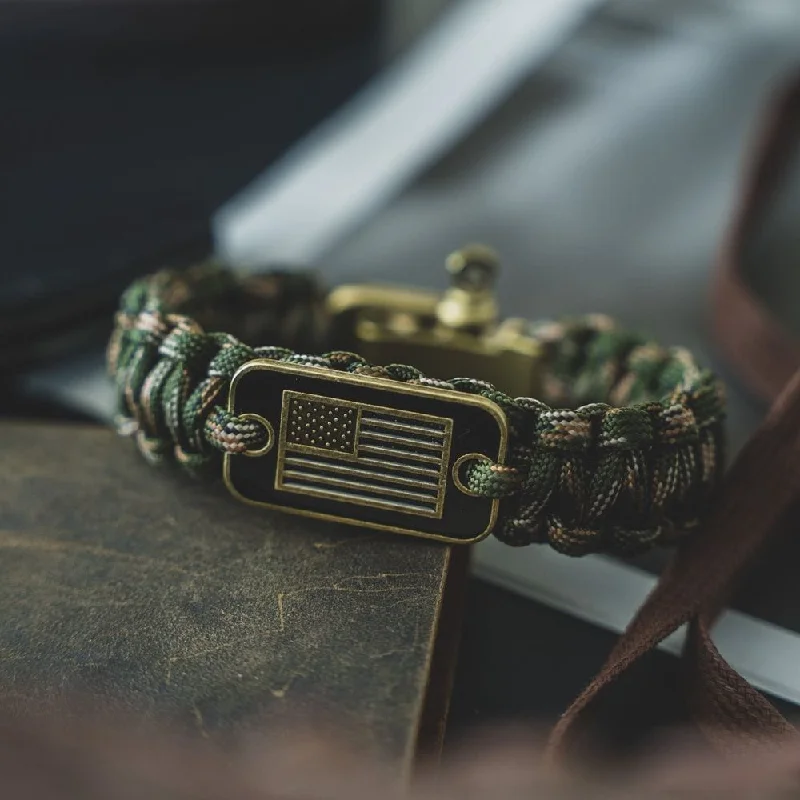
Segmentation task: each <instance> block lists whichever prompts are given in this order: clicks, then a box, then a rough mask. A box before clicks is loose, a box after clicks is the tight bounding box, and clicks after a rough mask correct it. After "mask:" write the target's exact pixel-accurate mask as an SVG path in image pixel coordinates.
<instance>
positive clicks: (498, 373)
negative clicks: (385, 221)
mask: <svg viewBox="0 0 800 800" xmlns="http://www.w3.org/2000/svg"><path fill="white" fill-rule="evenodd" d="M446 268H447V271H448V273H449V274H450V280H451V283H450V286H449V287H448V288H447V289H446V290H445V291H444V292H443V293H441V294H439V293H436V292H432V291H428V290H424V289H414V288H409V287H403V286H390V285H381V284H345V285H342V286H339V287H337V288H335V289H333V290H332V291H331V292H330V293H329V294H328V297H327V300H326V311H327V316H328V319H329V326H330V327H329V341H331V342H334V343H335V344H336V347H337V348H340V349H342V350H351V351H353V352H355V353H358V354H359V355H362V356H364V358H366V359H367V360H368V361H370V362H371V363H374V364H391V363H396V364H411V365H413V366H414V367H416V368H417V369H419V370H421V371H422V372H423V374H425V375H427V376H429V377H432V378H441V379H448V378H453V377H470V378H477V379H479V380H484V381H488V382H489V383H492V384H494V385H495V386H497V388H498V389H501V390H502V391H504V392H505V393H506V394H509V395H511V396H512V397H531V396H533V397H535V396H537V395H538V394H539V393H540V392H539V388H540V376H539V370H538V362H539V357H540V354H541V348H540V345H539V343H538V342H537V341H536V340H535V339H533V338H532V337H531V336H529V335H527V333H526V330H527V328H528V323H527V321H526V320H523V319H518V318H508V319H505V320H502V321H498V304H497V299H496V297H495V284H496V281H497V277H498V275H499V272H500V267H499V263H498V259H497V256H496V255H495V253H494V252H493V251H492V250H490V249H489V248H487V247H484V246H482V245H471V246H468V247H465V248H463V249H461V250H458V251H456V252H454V253H452V254H451V255H450V256H449V257H448V259H447V261H446Z"/></svg>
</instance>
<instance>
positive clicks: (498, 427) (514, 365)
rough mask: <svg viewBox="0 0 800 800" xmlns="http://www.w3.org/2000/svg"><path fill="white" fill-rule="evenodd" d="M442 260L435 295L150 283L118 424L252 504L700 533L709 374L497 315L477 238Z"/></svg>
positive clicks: (668, 354) (192, 274) (589, 529)
mask: <svg viewBox="0 0 800 800" xmlns="http://www.w3.org/2000/svg"><path fill="white" fill-rule="evenodd" d="M447 267H448V270H449V272H450V273H451V276H452V277H451V285H450V287H449V289H448V290H446V291H445V292H444V293H443V294H441V295H440V294H436V293H432V292H427V291H423V290H416V289H409V288H399V287H384V286H370V285H364V286H360V285H347V286H340V287H338V288H335V289H333V290H332V291H330V292H327V293H326V292H324V291H323V290H322V289H321V288H320V285H319V283H318V281H317V280H316V278H315V277H314V276H313V275H311V274H309V273H298V272H294V271H288V270H280V269H272V270H271V271H269V272H266V273H263V274H259V275H238V274H236V273H235V272H234V271H232V270H230V269H227V268H226V267H225V266H223V265H221V264H218V263H216V262H207V263H202V264H199V265H196V266H192V267H190V268H188V269H182V270H162V271H160V272H158V273H156V274H154V275H151V276H149V277H146V278H143V279H141V280H139V281H137V282H135V283H134V284H133V285H132V286H131V287H130V288H129V289H128V290H127V291H126V292H125V294H124V295H123V298H122V302H121V308H120V310H119V312H118V313H117V316H116V325H115V329H114V332H113V335H112V337H111V341H110V343H109V347H108V367H109V373H110V375H111V376H112V378H113V380H114V382H115V385H116V395H117V401H118V408H117V416H116V424H117V429H118V431H119V432H120V433H121V434H123V435H127V436H134V437H135V439H136V441H137V443H138V445H139V448H140V449H141V451H142V453H143V454H144V455H145V457H146V458H147V459H148V460H149V461H151V462H162V461H165V460H175V461H177V462H178V463H179V464H182V465H183V466H184V467H186V468H187V469H188V470H189V471H190V472H192V473H194V474H196V475H207V474H209V473H211V474H214V473H216V474H219V472H220V470H221V471H222V473H223V476H224V480H225V483H226V485H227V486H228V488H229V489H230V491H231V492H232V493H233V495H234V496H235V497H237V498H238V499H240V500H243V501H245V502H247V503H251V504H255V505H260V506H266V507H269V508H278V509H281V510H283V511H288V512H290V513H299V514H305V515H308V516H312V517H321V518H324V519H329V520H333V521H342V522H347V523H351V524H355V525H361V526H365V527H369V528H373V529H377V530H389V531H393V532H396V533H403V534H410V535H415V536H422V537H426V538H432V539H438V540H441V541H446V542H450V543H468V542H474V541H478V540H479V539H481V538H483V537H484V536H486V535H488V534H489V533H493V534H494V535H495V536H496V537H497V538H498V539H500V540H501V541H503V542H506V543H507V544H510V545H515V546H519V545H526V544H531V543H547V544H549V545H550V546H552V547H553V548H555V549H556V550H558V551H560V552H562V553H565V554H567V555H571V556H581V555H585V554H588V553H597V552H605V553H614V554H620V555H632V554H636V553H640V552H643V551H646V550H648V549H649V548H651V547H653V546H654V545H665V544H671V543H674V542H676V541H677V540H678V539H680V538H681V537H682V536H683V535H685V534H686V533H688V532H689V531H691V530H692V529H693V528H695V527H696V526H697V525H698V524H699V523H700V522H701V520H702V518H703V515H704V514H705V512H706V510H707V508H708V506H709V503H710V500H711V498H712V496H713V493H714V490H715V488H716V486H717V484H718V481H719V477H720V473H721V469H722V461H723V459H722V449H723V419H724V393H723V388H722V386H721V384H720V382H719V381H718V380H717V379H716V378H715V376H714V375H713V374H712V373H711V372H709V371H708V370H704V369H700V368H699V367H698V366H697V364H696V363H695V361H694V359H693V358H692V356H691V355H690V354H689V353H688V352H687V351H686V350H685V349H682V348H666V347H662V346H660V345H658V344H655V343H653V342H649V341H647V340H646V339H644V338H642V337H641V336H639V335H637V334H635V333H632V332H630V331H626V330H624V329H622V328H620V327H619V326H618V325H616V324H615V323H614V322H613V321H612V320H610V319H609V318H607V317H605V316H602V315H590V316H585V317H581V318H575V319H566V320H562V321H558V322H540V323H533V322H528V321H525V320H520V319H507V320H504V321H501V322H498V320H497V306H496V302H495V299H494V292H493V287H494V282H495V278H496V274H497V262H496V259H495V258H494V256H493V254H492V253H491V252H490V251H488V250H486V249H485V248H482V247H477V246H473V247H469V248H465V249H463V250H461V251H458V252H456V253H454V254H453V255H452V256H450V258H449V259H448V261H447ZM222 330H224V331H228V332H226V333H217V332H207V331H222ZM258 341H272V342H275V343H276V344H273V345H269V346H251V345H250V344H246V343H245V342H258ZM277 343H279V344H277ZM284 345H286V346H284ZM289 346H291V348H292V349H289ZM332 347H336V348H337V349H332ZM298 351H299V352H298ZM303 352H306V353H318V352H323V354H322V355H304V354H302V353H303ZM401 361H405V362H410V363H414V364H416V366H409V365H408V364H407V363H400V362H401ZM458 374H465V375H471V376H472V377H452V376H453V375H458Z"/></svg>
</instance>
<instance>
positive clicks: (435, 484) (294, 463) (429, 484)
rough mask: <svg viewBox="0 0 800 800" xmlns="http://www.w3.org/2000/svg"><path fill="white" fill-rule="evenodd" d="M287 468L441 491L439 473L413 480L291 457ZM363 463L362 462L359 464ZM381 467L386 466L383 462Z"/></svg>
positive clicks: (287, 460) (339, 464)
mask: <svg viewBox="0 0 800 800" xmlns="http://www.w3.org/2000/svg"><path fill="white" fill-rule="evenodd" d="M285 463H286V466H289V467H300V468H301V469H302V468H304V467H311V468H313V469H321V470H326V471H331V472H338V473H341V474H343V475H355V476H356V477H362V478H372V479H373V480H380V481H386V482H387V483H397V484H403V485H405V486H418V487H425V488H428V489H433V490H435V491H438V489H439V473H438V472H433V473H429V474H428V475H427V477H424V478H411V477H409V476H407V475H394V474H390V473H386V472H380V471H378V470H371V469H359V468H358V467H351V466H350V465H348V464H344V463H342V462H341V461H330V462H328V461H322V460H319V459H311V458H300V457H298V456H289V457H287V459H286V462H285ZM359 463H361V462H359ZM379 463H381V466H384V464H383V463H382V462H379Z"/></svg>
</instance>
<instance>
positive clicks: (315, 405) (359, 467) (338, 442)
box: [275, 390, 453, 518]
mask: <svg viewBox="0 0 800 800" xmlns="http://www.w3.org/2000/svg"><path fill="white" fill-rule="evenodd" d="M452 432H453V421H452V420H451V419H447V418H445V417H437V416H433V415H431V414H418V413H415V412H411V411H401V410H397V409H393V408H386V407H384V406H373V405H368V404H366V403H356V402H351V401H349V400H342V399H338V398H332V397H325V396H320V395H312V394H304V393H301V392H294V391H290V390H285V391H284V392H283V403H282V413H281V428H280V438H279V443H278V468H277V471H276V474H275V488H276V489H280V490H283V491H286V492H296V493H299V494H307V495H311V496H315V497H321V498H326V499H330V500H338V501H340V502H342V503H353V504H356V505H367V506H374V507H376V508H385V509H388V510H392V511H398V512H402V513H406V514H415V515H418V516H423V517H435V518H441V516H442V510H443V508H444V494H445V488H446V485H447V467H448V463H449V460H450V441H451V437H452Z"/></svg>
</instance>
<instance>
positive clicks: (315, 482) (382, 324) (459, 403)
mask: <svg viewBox="0 0 800 800" xmlns="http://www.w3.org/2000/svg"><path fill="white" fill-rule="evenodd" d="M448 269H449V270H450V272H451V274H452V276H453V281H452V285H451V287H450V288H449V289H448V290H447V291H446V292H445V293H444V294H443V295H441V296H439V295H436V294H434V293H432V292H426V291H422V290H414V289H407V288H394V287H384V286H370V285H356V286H343V287H340V288H338V289H335V290H333V291H332V292H331V293H330V294H329V295H328V298H327V303H326V307H327V313H328V319H329V325H330V330H329V341H332V342H334V343H335V344H336V346H337V347H339V348H342V349H348V350H353V351H356V352H358V353H359V354H360V355H363V356H365V357H366V358H367V359H368V360H369V361H371V362H373V363H376V364H387V363H393V362H403V363H414V364H415V365H418V366H419V368H420V369H421V370H422V371H423V372H424V373H426V374H427V375H429V376H431V377H434V378H437V377H438V378H442V379H444V378H445V377H447V376H449V375H453V374H458V372H459V370H461V372H462V373H463V374H467V375H472V376H477V377H479V378H481V379H483V380H488V381H490V382H493V383H497V384H500V385H501V386H504V387H509V386H510V387H511V388H512V391H516V392H517V393H529V392H531V391H533V390H534V389H535V386H536V378H537V370H536V364H537V355H538V354H539V348H538V345H537V343H536V342H535V341H534V340H532V339H530V338H528V337H526V336H524V335H523V333H522V330H523V323H522V321H521V320H519V321H518V320H508V321H506V322H503V323H500V324H498V323H497V303H496V301H495V298H494V293H493V283H494V278H495V275H496V273H497V265H496V261H495V260H494V257H493V256H492V254H491V253H490V252H489V251H487V250H485V249H484V248H478V247H473V248H469V249H466V250H462V251H459V252H457V253H455V254H453V255H452V256H451V257H450V259H449V261H448ZM431 384H432V385H425V386H414V385H408V384H403V383H398V382H396V381H390V380H386V379H381V378H375V377H366V376H354V375H346V374H341V373H333V372H331V371H330V370H321V369H319V368H318V367H314V366H304V365H296V364H293V365H281V364H276V363H275V362H274V361H269V360H260V361H258V360H257V361H253V362H250V363H248V364H245V365H244V366H243V367H242V368H240V370H239V371H238V372H237V373H236V375H235V376H234V379H233V381H232V384H231V390H230V394H229V411H230V412H231V413H233V414H237V415H239V416H243V417H245V416H246V417H249V418H251V419H262V420H266V421H267V425H269V429H268V430H269V432H270V435H269V437H268V441H269V442H270V446H269V447H265V448H262V449H261V450H260V451H259V452H258V453H249V454H248V455H257V456H258V457H256V458H248V459H243V458H239V457H237V456H235V455H226V456H225V458H224V467H223V469H224V478H225V483H226V485H227V486H228V488H229V489H230V491H231V492H232V493H233V494H234V495H235V496H236V497H237V498H239V499H240V500H244V501H245V502H248V503H254V504H257V505H262V506H264V505H266V506H270V507H274V508H280V509H282V510H286V511H291V512H294V513H298V514H303V515H306V516H312V517H321V518H324V519H332V520H338V521H343V522H348V523H351V524H356V525H362V526H367V527H371V528H377V529H381V530H389V531H392V532H395V533H403V534H409V535H414V536H422V537H425V538H433V539H438V540H441V541H446V542H450V543H465V542H474V541H478V540H480V539H482V538H484V537H485V536H487V535H488V534H489V533H490V532H491V530H492V527H493V525H494V522H495V520H496V518H497V511H498V503H499V501H498V500H497V499H490V498H485V497H480V496H477V495H475V494H474V493H472V492H470V491H469V490H468V489H467V487H466V486H465V485H464V483H463V482H462V481H461V477H460V470H461V469H462V468H463V467H464V466H465V465H466V463H467V462H469V461H471V460H483V461H491V462H493V463H495V464H502V463H503V462H504V458H505V451H506V445H507V440H508V430H507V424H506V419H505V415H504V413H503V411H502V410H501V409H500V408H499V406H497V405H496V404H495V403H493V402H492V401H491V400H488V399H486V398H483V397H476V396H470V395H468V394H464V393H459V392H454V391H452V390H448V389H445V388H441V387H438V386H436V385H435V381H432V382H431Z"/></svg>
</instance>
